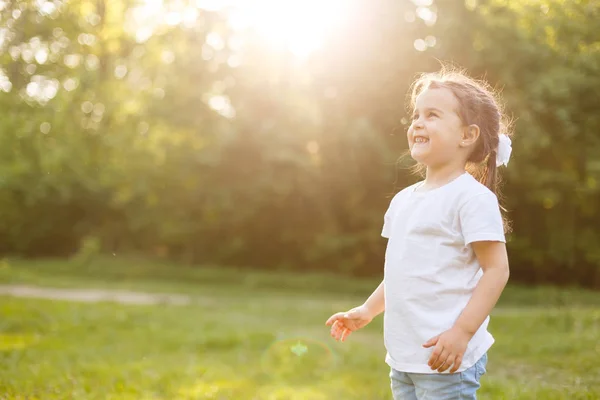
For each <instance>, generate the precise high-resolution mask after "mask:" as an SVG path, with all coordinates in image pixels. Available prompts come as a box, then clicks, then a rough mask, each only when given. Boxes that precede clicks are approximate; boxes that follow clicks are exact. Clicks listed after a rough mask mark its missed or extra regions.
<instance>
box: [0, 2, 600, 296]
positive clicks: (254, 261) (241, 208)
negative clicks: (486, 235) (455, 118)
mask: <svg viewBox="0 0 600 400" xmlns="http://www.w3.org/2000/svg"><path fill="white" fill-rule="evenodd" d="M598 32H600V3H598V2H597V1H593V0H590V1H584V0H579V1H559V0H519V1H516V0H488V1H483V0H481V1H478V0H466V1H449V0H436V1H433V0H413V1H401V0H368V1H367V0H329V1H325V0H322V1H317V0H297V1H296V0H290V1H281V0H254V1H249V0H238V1H236V0H222V1H219V0H189V1H185V0H173V1H170V0H164V1H163V0H138V1H127V0H111V1H110V2H109V1H108V0H93V1H92V0H70V1H62V0H53V1H46V0H29V1H25V0H12V1H11V0H8V1H6V0H5V1H0V116H1V118H0V221H2V222H1V224H0V254H1V255H3V256H22V257H49V256H52V257H55V256H56V257H71V256H73V255H74V254H81V253H82V252H83V253H85V252H95V251H97V252H101V253H106V254H111V253H112V254H142V255H143V256H145V257H149V258H159V259H166V260H173V261H177V262H181V263H185V264H189V265H219V266H226V265H230V266H236V267H241V268H248V269H263V270H265V269H266V270H302V271H306V270H314V271H328V272H332V273H338V274H344V275H353V276H380V275H381V272H382V268H383V267H382V265H383V250H384V246H385V240H384V239H382V238H381V237H380V236H379V235H380V231H381V226H382V223H383V214H384V212H385V210H386V208H387V205H388V203H389V201H390V199H391V197H392V196H393V194H395V193H396V192H397V191H398V190H400V189H401V188H403V187H404V186H406V185H408V184H411V183H413V182H415V181H416V180H417V179H419V177H418V176H415V175H414V174H412V173H411V172H410V169H409V167H410V164H411V163H410V160H408V159H404V158H402V157H401V156H402V154H403V152H404V151H405V150H406V147H407V146H406V137H405V132H406V128H407V127H408V123H409V117H408V114H407V101H406V100H407V94H408V88H409V86H410V84H411V83H412V81H413V80H414V78H415V76H416V75H417V74H418V73H420V72H428V71H436V70H439V68H440V65H441V63H442V62H443V63H452V64H455V65H458V66H460V67H464V68H466V69H467V71H468V72H469V73H470V74H471V75H472V76H474V77H477V78H485V79H487V80H488V81H489V82H490V83H491V84H492V85H493V86H494V87H495V88H496V89H497V90H499V91H500V92H501V95H502V98H503V100H504V102H505V106H506V110H507V112H508V114H509V115H510V116H512V117H513V119H514V121H515V123H514V138H513V158H512V159H511V161H510V164H509V167H508V169H502V173H503V174H504V186H503V193H504V195H505V206H506V208H507V209H508V210H509V213H508V218H509V219H510V220H511V221H512V227H513V232H512V233H511V234H510V235H509V243H508V246H509V252H510V260H511V268H512V275H511V280H513V281H514V282H522V283H526V284H539V283H553V284H577V285H584V286H589V287H595V288H600V246H599V245H598V243H600V230H598V228H597V227H598V226H600V207H599V205H600V113H599V110H600V96H598V93H599V92H600V41H599V36H598Z"/></svg>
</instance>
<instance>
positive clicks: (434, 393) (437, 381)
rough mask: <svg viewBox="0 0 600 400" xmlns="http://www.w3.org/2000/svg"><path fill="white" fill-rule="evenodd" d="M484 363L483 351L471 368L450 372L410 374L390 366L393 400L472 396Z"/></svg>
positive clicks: (466, 398)
mask: <svg viewBox="0 0 600 400" xmlns="http://www.w3.org/2000/svg"><path fill="white" fill-rule="evenodd" d="M486 365H487V354H484V355H483V357H481V358H480V359H479V361H477V362H476V363H475V365H473V366H472V367H471V368H468V369H466V370H464V371H463V372H457V373H454V374H448V373H446V374H438V373H434V374H413V373H406V372H400V371H396V370H395V369H393V368H392V371H391V372H390V379H391V381H392V394H393V395H394V400H475V399H476V396H475V393H476V392H477V389H479V386H480V385H479V379H480V378H481V376H482V375H483V374H485V371H486V370H485V367H486Z"/></svg>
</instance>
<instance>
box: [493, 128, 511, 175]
mask: <svg viewBox="0 0 600 400" xmlns="http://www.w3.org/2000/svg"><path fill="white" fill-rule="evenodd" d="M511 145H512V142H511V140H510V138H509V137H508V136H506V135H505V134H504V133H502V134H500V135H498V149H497V150H496V167H499V166H501V165H504V166H508V160H509V159H510V153H511V152H512V146H511Z"/></svg>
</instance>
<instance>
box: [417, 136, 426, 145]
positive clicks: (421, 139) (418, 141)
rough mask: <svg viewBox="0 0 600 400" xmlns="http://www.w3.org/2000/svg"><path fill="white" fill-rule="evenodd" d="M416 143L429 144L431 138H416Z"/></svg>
mask: <svg viewBox="0 0 600 400" xmlns="http://www.w3.org/2000/svg"><path fill="white" fill-rule="evenodd" d="M414 142H415V143H418V144H424V143H428V142H429V138H426V137H425V136H415V138H414Z"/></svg>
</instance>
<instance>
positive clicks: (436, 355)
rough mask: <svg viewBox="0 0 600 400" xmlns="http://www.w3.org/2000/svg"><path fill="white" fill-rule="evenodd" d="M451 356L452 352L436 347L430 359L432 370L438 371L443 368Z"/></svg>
mask: <svg viewBox="0 0 600 400" xmlns="http://www.w3.org/2000/svg"><path fill="white" fill-rule="evenodd" d="M449 355H450V352H449V351H448V350H446V349H443V348H441V347H439V346H436V348H435V349H434V350H433V353H431V357H430V359H429V366H430V367H431V369H432V370H436V369H438V368H439V367H441V366H442V364H444V362H446V359H447V358H448V356H449Z"/></svg>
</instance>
